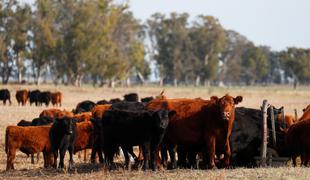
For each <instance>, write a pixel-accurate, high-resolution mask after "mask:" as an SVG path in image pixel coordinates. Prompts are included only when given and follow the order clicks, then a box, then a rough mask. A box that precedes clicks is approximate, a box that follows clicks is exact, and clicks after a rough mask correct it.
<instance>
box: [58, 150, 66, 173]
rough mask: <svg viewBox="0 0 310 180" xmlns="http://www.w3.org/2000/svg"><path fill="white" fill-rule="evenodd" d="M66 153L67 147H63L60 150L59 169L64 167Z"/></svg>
mask: <svg viewBox="0 0 310 180" xmlns="http://www.w3.org/2000/svg"><path fill="white" fill-rule="evenodd" d="M65 154H66V149H61V150H60V151H59V166H58V168H59V169H63V168H64V158H65Z"/></svg>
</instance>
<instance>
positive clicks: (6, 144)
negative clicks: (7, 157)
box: [5, 128, 9, 154]
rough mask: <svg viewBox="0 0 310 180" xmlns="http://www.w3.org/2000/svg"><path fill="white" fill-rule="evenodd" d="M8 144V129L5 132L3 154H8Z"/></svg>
mask: <svg viewBox="0 0 310 180" xmlns="http://www.w3.org/2000/svg"><path fill="white" fill-rule="evenodd" d="M8 142H9V129H8V128H7V129H6V131H5V153H6V154H7V153H8Z"/></svg>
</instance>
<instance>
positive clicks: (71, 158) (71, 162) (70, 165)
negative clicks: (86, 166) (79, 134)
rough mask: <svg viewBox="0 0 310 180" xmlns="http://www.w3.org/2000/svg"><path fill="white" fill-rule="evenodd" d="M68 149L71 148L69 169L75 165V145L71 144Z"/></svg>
mask: <svg viewBox="0 0 310 180" xmlns="http://www.w3.org/2000/svg"><path fill="white" fill-rule="evenodd" d="M68 150H69V155H70V159H69V169H72V168H73V165H74V161H73V151H74V146H73V145H71V146H69V148H68Z"/></svg>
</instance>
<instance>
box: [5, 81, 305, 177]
mask: <svg viewBox="0 0 310 180" xmlns="http://www.w3.org/2000/svg"><path fill="white" fill-rule="evenodd" d="M0 88H8V89H9V90H10V91H11V96H12V105H11V106H3V105H2V104H1V103H0V104H1V105H0V108H1V111H0V128H1V131H0V171H1V172H0V179H24V178H30V179H38V178H40V179H41V178H42V179H50V178H55V179H71V178H74V179H86V178H92V179H190V178H194V179H307V178H309V177H310V171H309V169H308V168H291V167H282V168H257V169H243V168H238V169H226V170H173V171H170V170H165V171H160V172H156V173H154V172H143V171H135V170H133V171H124V170H122V169H121V170H120V169H119V170H115V171H111V172H109V171H106V170H104V169H103V168H102V167H100V166H97V165H90V164H88V163H85V162H83V161H82V160H79V159H78V158H77V156H75V162H76V171H74V172H70V173H59V172H55V171H53V170H44V169H42V168H41V167H42V166H43V162H42V158H41V160H40V161H39V163H37V164H34V165H33V164H30V158H26V155H25V154H22V153H20V152H18V154H17V157H16V160H15V168H16V169H17V170H15V171H10V172H5V171H4V170H5V166H6V154H5V152H4V131H5V128H6V126H8V125H12V124H16V123H17V122H18V121H19V120H21V119H25V120H31V119H33V118H35V117H37V116H38V115H39V113H40V112H41V111H42V110H43V109H45V107H35V106H32V107H31V106H29V104H27V106H25V107H19V106H18V105H17V102H16V100H15V92H16V90H18V89H27V90H33V89H41V90H51V91H56V90H59V91H61V92H63V96H64V97H63V106H62V107H61V109H66V110H71V109H73V108H74V107H75V105H76V104H77V103H78V102H80V101H82V100H86V99H89V100H93V101H97V100H101V99H110V98H117V97H119V98H121V97H122V95H123V94H125V93H129V92H137V93H139V96H140V97H144V96H156V95H158V94H159V93H160V92H161V90H162V88H160V87H133V88H115V89H106V88H93V87H82V88H75V87H65V86H50V85H43V86H40V87H37V86H18V85H9V86H1V87H0ZM226 93H230V94H231V95H233V96H236V95H242V96H243V97H244V101H243V102H242V103H241V104H240V105H239V106H245V107H252V108H260V105H261V103H262V100H263V99H268V101H269V102H270V103H271V104H273V105H275V106H276V107H279V106H284V107H285V112H286V113H288V114H293V112H294V111H293V110H294V109H295V108H296V109H297V110H298V114H299V115H301V113H302V111H301V110H302V108H304V107H306V106H307V105H308V104H309V98H310V87H300V88H299V89H298V90H292V88H291V87H285V86H274V87H234V88H202V87H200V88H194V87H180V88H173V87H167V88H165V95H166V96H167V97H170V98H178V97H187V98H196V97H201V98H205V99H208V98H209V97H210V96H212V95H218V96H222V95H224V94H226Z"/></svg>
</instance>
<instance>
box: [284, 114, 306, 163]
mask: <svg viewBox="0 0 310 180" xmlns="http://www.w3.org/2000/svg"><path fill="white" fill-rule="evenodd" d="M309 142H310V119H304V120H302V121H298V122H297V123H295V124H293V125H292V126H291V127H290V128H289V129H288V131H287V134H286V145H287V148H288V150H289V153H290V156H291V158H292V161H293V165H294V166H296V158H297V157H298V156H300V155H301V165H304V166H308V163H309V159H310V144H309Z"/></svg>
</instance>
